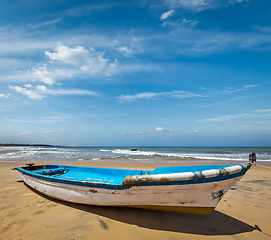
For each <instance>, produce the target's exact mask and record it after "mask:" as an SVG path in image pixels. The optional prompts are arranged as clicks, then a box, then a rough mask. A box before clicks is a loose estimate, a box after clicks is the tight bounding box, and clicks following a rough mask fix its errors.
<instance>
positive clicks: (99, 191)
mask: <svg viewBox="0 0 271 240" xmlns="http://www.w3.org/2000/svg"><path fill="white" fill-rule="evenodd" d="M255 160H256V157H255V154H254V155H252V154H250V161H249V162H248V163H245V164H240V165H199V166H176V167H158V168H155V169H154V170H153V171H148V170H126V169H110V168H96V167H77V166H67V165H52V164H49V165H37V166H36V165H33V164H28V166H26V167H18V168H15V169H14V170H18V171H19V172H20V175H21V177H22V179H23V181H24V182H25V183H26V184H27V185H28V186H30V187H32V188H34V189H35V190H37V191H39V192H41V193H43V194H45V195H48V196H50V197H52V198H56V199H60V200H64V201H68V202H74V203H82V204H90V205H100V206H118V207H135V208H144V209H153V210H162V211H174V212H184V213H195V214H210V213H211V212H212V211H213V210H214V209H215V207H216V206H217V204H218V202H219V201H220V200H221V198H222V197H223V196H224V195H225V193H226V192H227V191H228V189H229V188H230V187H231V186H232V185H233V184H234V183H236V182H237V181H239V180H240V179H241V178H242V176H244V174H245V173H246V172H247V170H248V169H249V168H250V167H251V165H252V163H253V161H255Z"/></svg>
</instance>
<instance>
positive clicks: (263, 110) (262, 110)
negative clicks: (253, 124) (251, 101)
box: [253, 109, 271, 113]
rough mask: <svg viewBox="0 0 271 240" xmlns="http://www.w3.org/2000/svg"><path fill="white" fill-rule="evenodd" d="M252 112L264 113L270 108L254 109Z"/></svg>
mask: <svg viewBox="0 0 271 240" xmlns="http://www.w3.org/2000/svg"><path fill="white" fill-rule="evenodd" d="M253 112H258V113H265V112H271V109H259V110H255V111H253Z"/></svg>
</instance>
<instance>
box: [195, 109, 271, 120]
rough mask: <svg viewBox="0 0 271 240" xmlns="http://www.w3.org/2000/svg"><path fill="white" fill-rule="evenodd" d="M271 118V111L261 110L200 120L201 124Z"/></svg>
mask: <svg viewBox="0 0 271 240" xmlns="http://www.w3.org/2000/svg"><path fill="white" fill-rule="evenodd" d="M269 116H271V109H260V110H255V111H252V113H243V114H235V115H225V116H220V117H214V118H208V119H200V120H198V121H200V122H226V121H230V120H233V119H239V118H265V117H269Z"/></svg>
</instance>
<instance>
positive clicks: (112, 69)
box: [105, 59, 119, 76]
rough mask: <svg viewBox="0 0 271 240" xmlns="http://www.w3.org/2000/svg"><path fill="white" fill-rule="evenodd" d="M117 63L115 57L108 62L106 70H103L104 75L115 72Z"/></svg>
mask: <svg viewBox="0 0 271 240" xmlns="http://www.w3.org/2000/svg"><path fill="white" fill-rule="evenodd" d="M118 64H119V62H118V60H117V59H115V61H114V62H113V63H110V64H109V66H108V68H107V70H106V71H105V75H107V76H110V75H113V74H114V73H116V71H117V67H118Z"/></svg>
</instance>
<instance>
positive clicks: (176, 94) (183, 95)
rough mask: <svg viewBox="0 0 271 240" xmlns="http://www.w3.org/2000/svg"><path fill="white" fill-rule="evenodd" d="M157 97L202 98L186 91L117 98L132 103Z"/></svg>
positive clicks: (139, 94)
mask: <svg viewBox="0 0 271 240" xmlns="http://www.w3.org/2000/svg"><path fill="white" fill-rule="evenodd" d="M159 97H162V98H163V97H165V98H177V99H183V98H192V97H203V96H202V95H200V94H194V93H191V92H188V91H173V92H160V93H151V92H144V93H137V94H135V95H121V96H120V97H118V99H119V100H121V101H134V100H136V99H156V98H159Z"/></svg>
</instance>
